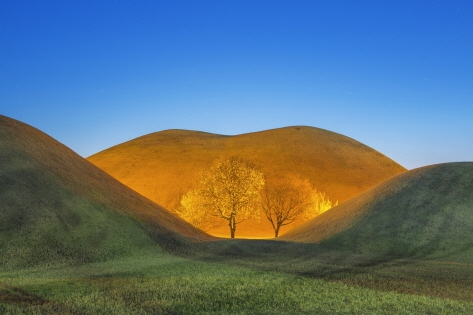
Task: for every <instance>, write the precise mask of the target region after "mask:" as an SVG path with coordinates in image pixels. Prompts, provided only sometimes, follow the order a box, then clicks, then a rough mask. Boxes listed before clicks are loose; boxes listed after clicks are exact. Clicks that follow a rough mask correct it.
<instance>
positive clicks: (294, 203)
mask: <svg viewBox="0 0 473 315" xmlns="http://www.w3.org/2000/svg"><path fill="white" fill-rule="evenodd" d="M261 207H262V208H263V211H264V214H265V215H266V218H268V220H269V222H271V225H272V226H273V229H274V237H278V234H279V230H280V228H281V227H282V226H285V225H288V224H291V223H293V222H294V221H295V220H296V219H298V218H300V217H303V216H305V215H306V214H307V213H308V212H309V211H310V209H312V208H313V207H314V190H313V189H312V186H311V184H310V183H309V181H308V180H301V179H299V178H297V177H293V176H283V177H279V178H278V179H272V180H271V181H267V182H266V186H265V188H264V190H263V197H262V202H261Z"/></svg>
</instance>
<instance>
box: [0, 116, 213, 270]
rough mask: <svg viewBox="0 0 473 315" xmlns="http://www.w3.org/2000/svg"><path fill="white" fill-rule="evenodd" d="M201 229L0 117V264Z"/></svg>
mask: <svg viewBox="0 0 473 315" xmlns="http://www.w3.org/2000/svg"><path fill="white" fill-rule="evenodd" d="M184 236H187V237H190V238H195V237H196V236H199V237H200V239H205V238H208V237H209V236H208V235H206V234H205V233H203V232H201V231H200V230H197V229H195V228H194V227H192V226H190V225H189V224H187V223H186V222H184V221H183V220H181V219H180V218H178V217H177V216H175V215H173V214H170V213H169V212H168V211H167V210H165V209H163V208H161V207H160V206H158V205H157V204H155V203H153V202H152V201H150V200H148V199H146V198H144V197H142V196H140V195H139V194H137V193H136V192H134V191H132V190H131V189H129V188H128V187H126V186H124V185H123V184H121V183H120V182H118V181H117V180H115V179H114V178H113V177H111V176H110V175H108V174H106V173H105V172H103V171H102V170H100V169H99V168H97V167H95V166H94V165H92V164H91V163H89V162H88V161H86V160H84V159H83V158H82V157H80V156H79V155H77V154H76V153H74V152H73V151H71V150H70V149H68V148H67V147H65V146H64V145H62V144H61V143H59V142H57V141H56V140H54V139H52V138H51V137H49V136H47V135H46V134H44V133H42V132H41V131H39V130H37V129H35V128H33V127H30V126H28V125H26V124H23V123H21V122H19V121H16V120H13V119H10V118H7V117H5V116H0V251H1V255H0V267H2V266H3V267H12V266H15V267H21V266H29V265H36V264H45V263H74V262H88V261H100V260H104V259H107V258H111V257H117V256H123V255H129V254H133V253H134V252H136V251H141V250H147V251H149V250H153V249H156V250H158V251H159V250H160V247H161V248H162V247H173V246H177V245H178V244H179V242H181V241H182V240H183V239H184Z"/></svg>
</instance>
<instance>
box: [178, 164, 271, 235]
mask: <svg viewBox="0 0 473 315" xmlns="http://www.w3.org/2000/svg"><path fill="white" fill-rule="evenodd" d="M263 185H264V176H263V173H261V172H260V171H259V170H257V169H256V167H255V166H253V165H252V164H251V163H250V162H247V161H244V160H242V159H240V158H237V157H231V158H228V159H223V158H221V159H218V160H216V161H214V163H213V164H212V166H211V167H210V168H209V169H208V170H206V171H205V172H203V173H202V176H201V178H200V181H199V184H198V187H197V188H196V189H195V190H193V191H190V192H189V193H187V194H186V195H184V196H183V198H182V199H181V206H182V207H183V208H181V211H182V210H183V211H186V212H187V213H188V215H189V216H190V218H188V221H189V222H191V221H192V220H194V221H195V222H198V221H200V220H201V218H202V214H203V213H207V214H210V215H213V216H218V217H220V218H222V219H224V220H227V221H228V226H229V227H230V237H231V238H234V237H235V231H236V227H237V225H238V224H239V223H241V222H243V221H244V220H247V219H249V218H251V217H256V218H258V217H259V207H258V206H259V203H260V201H261V196H260V190H261V188H262V187H263ZM186 209H187V210H186ZM192 217H193V218H192ZM197 224H199V223H197Z"/></svg>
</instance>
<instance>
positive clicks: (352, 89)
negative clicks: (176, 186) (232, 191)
mask: <svg viewBox="0 0 473 315" xmlns="http://www.w3.org/2000/svg"><path fill="white" fill-rule="evenodd" d="M0 113H1V114H3V115H6V116H9V117H12V118H15V119H18V120H21V121H23V122H26V123H28V124H31V125H33V126H35V127H36V128H39V129H41V130H42V131H44V132H46V133H48V134H49V135H51V136H52V137H54V138H56V139H57V140H59V141H61V142H62V143H64V144H65V145H67V146H69V147H70V148H72V149H73V150H75V151H76V152H77V153H79V154H81V155H82V156H84V157H86V156H89V155H91V154H93V153H96V152H98V151H101V150H103V149H105V148H107V147H110V146H112V145H115V144H118V143H121V142H124V141H127V140H130V139H132V138H135V137H138V136H141V135H144V134H147V133H151V132H155V131H160V130H164V129H171V128H180V129H191V130H201V131H207V132H213V133H220V134H229V135H233V134H240V133H246V132H252V131H259V130H264V129H269V128H276V127H283V126H290V125H308V126H314V127H320V128H324V129H328V130H331V131H335V132H338V133H341V134H344V135H346V136H349V137H351V138H354V139H356V140H358V141H360V142H363V143H365V144H367V145H369V146H371V147H373V148H374V149H376V150H378V151H380V152H382V153H384V154H386V155H387V156H389V157H391V158H392V159H394V160H395V161H397V162H398V163H400V164H402V165H403V166H405V167H407V168H415V167H419V166H423V165H428V164H434V163H441V162H451V161H472V160H473V1H471V0H464V1H455V0H448V1H447V0H438V1H433V0H432V1H411V0H409V1H407V0H406V1H402V0H401V1H400V0H396V1H394V0H393V1H378V0H373V1H362V0H359V1H348V0H346V1H335V0H320V1H317V0H312V1H257V0H251V1H244V0H243V1H241V0H240V1H230V0H229V1H222V0H216V1H177V0H176V1H119V0H118V1H63V0H61V1H13V0H1V1H0Z"/></svg>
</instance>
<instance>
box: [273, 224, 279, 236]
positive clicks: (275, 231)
mask: <svg viewBox="0 0 473 315" xmlns="http://www.w3.org/2000/svg"><path fill="white" fill-rule="evenodd" d="M279 228H280V226H278V227H277V228H275V229H274V238H276V237H278V234H279Z"/></svg>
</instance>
